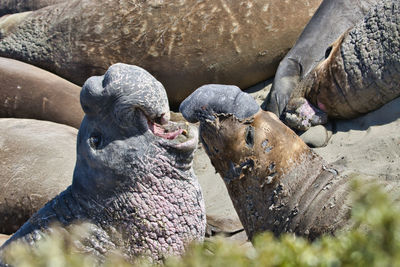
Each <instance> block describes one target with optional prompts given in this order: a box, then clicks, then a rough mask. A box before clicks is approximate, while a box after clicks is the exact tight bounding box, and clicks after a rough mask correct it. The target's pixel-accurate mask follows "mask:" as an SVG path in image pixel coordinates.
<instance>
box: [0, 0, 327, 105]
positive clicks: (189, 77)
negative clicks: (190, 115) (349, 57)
mask: <svg viewBox="0 0 400 267" xmlns="http://www.w3.org/2000/svg"><path fill="white" fill-rule="evenodd" d="M320 3H321V0H308V1H298V0H286V1H276V0H245V1H225V0H223V1H214V0H204V1H198V0H187V1H159V0H157V1H138V0H133V1H128V0H120V1H113V0H103V1H101V2H99V1H97V0H74V1H65V2H64V3H60V4H57V5H52V6H49V7H46V8H43V9H40V10H36V11H33V12H25V13H20V14H13V15H10V16H7V17H4V18H0V55H1V56H5V57H11V58H14V59H18V60H21V61H24V62H27V63H30V64H32V65H36V66H38V67H41V68H43V69H46V70H48V71H51V72H53V73H56V74H57V75H59V76H61V77H63V78H66V79H67V80H69V81H71V82H73V83H76V84H82V83H83V82H84V81H85V80H86V79H87V78H88V77H90V76H92V75H99V74H103V73H104V71H105V70H106V68H107V67H108V66H109V65H111V64H113V63H116V62H124V63H130V64H135V65H138V66H141V67H143V68H145V69H146V70H148V71H149V72H151V73H152V74H153V75H154V76H155V77H156V78H157V79H158V80H160V81H161V82H162V84H163V85H164V86H165V88H166V90H167V93H168V98H169V100H170V101H169V102H170V104H171V105H173V106H176V107H177V106H178V105H179V103H180V102H181V101H182V100H183V99H185V97H186V96H188V95H189V94H190V93H191V92H193V91H194V90H195V89H196V88H197V87H199V86H201V85H203V84H205V83H230V84H236V85H237V86H239V87H241V88H247V87H249V86H252V85H254V84H256V83H258V82H260V81H263V80H265V79H268V78H270V77H272V76H273V75H274V73H275V70H276V68H277V65H278V63H279V61H280V60H281V58H282V57H283V56H284V55H285V54H286V53H287V51H288V50H289V49H290V47H291V46H292V45H293V44H294V42H295V40H296V39H297V37H298V35H299V34H300V32H301V30H302V29H303V28H304V26H305V25H306V23H307V22H308V20H309V19H310V18H311V16H312V15H313V14H314V12H315V10H316V9H317V7H318V6H319V4H320Z"/></svg>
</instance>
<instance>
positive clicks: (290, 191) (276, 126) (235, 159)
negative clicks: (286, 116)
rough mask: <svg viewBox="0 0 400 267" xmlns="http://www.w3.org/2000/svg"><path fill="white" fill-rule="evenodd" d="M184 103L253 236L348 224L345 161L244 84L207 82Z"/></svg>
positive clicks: (311, 232)
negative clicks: (323, 153) (318, 147)
mask: <svg viewBox="0 0 400 267" xmlns="http://www.w3.org/2000/svg"><path fill="white" fill-rule="evenodd" d="M217 87H219V88H217ZM216 91H218V96H219V98H223V99H224V100H225V101H224V102H218V101H215V96H216V94H215V92H216ZM241 102H242V103H243V102H246V103H247V105H238V103H241ZM180 110H181V112H182V114H183V116H184V117H185V118H186V119H187V120H188V121H190V122H196V121H200V127H199V131H200V139H201V141H202V143H203V145H204V147H205V150H206V152H207V154H208V156H209V157H210V159H211V162H212V164H213V165H214V167H215V169H216V171H217V172H218V173H219V174H220V175H221V177H222V178H223V180H224V182H225V185H226V187H227V189H228V191H229V195H230V197H231V199H232V201H233V204H234V206H235V209H236V211H237V212H238V215H239V217H240V219H241V222H242V224H243V226H244V228H245V230H246V232H247V234H248V236H249V238H250V239H252V238H253V237H254V235H255V234H257V233H260V232H263V231H266V230H269V231H272V232H273V233H274V234H275V235H279V234H281V233H284V232H293V233H295V234H297V235H301V236H306V237H308V238H310V239H314V238H316V237H318V236H320V235H321V234H324V233H333V232H335V230H337V229H339V228H342V227H344V226H346V225H347V223H348V219H349V215H350V204H351V202H350V199H349V192H350V189H349V181H350V179H349V178H348V177H347V176H346V175H343V176H342V175H340V173H341V171H342V170H343V168H342V167H341V166H340V164H337V165H335V166H332V165H329V164H328V163H327V162H326V161H325V160H324V159H323V158H321V157H320V156H318V155H317V154H316V153H314V152H313V151H312V150H311V149H310V148H309V147H308V146H307V145H306V144H305V143H304V142H303V141H302V140H301V139H300V138H299V137H298V136H297V135H296V134H295V133H294V132H293V131H292V130H291V129H289V128H288V127H287V126H286V125H285V124H283V123H282V122H281V121H280V120H279V119H278V118H277V117H276V115H275V114H273V113H271V112H267V111H263V110H260V109H259V108H258V105H257V103H256V102H255V100H253V99H251V97H250V98H249V96H246V95H245V93H243V92H241V91H240V90H239V88H237V87H234V86H226V85H212V86H210V85H206V86H203V87H200V88H199V89H197V90H196V91H195V92H194V93H193V94H192V95H190V96H189V97H188V98H187V99H186V100H185V101H183V102H182V104H181V106H180ZM387 182H388V183H391V182H394V181H387Z"/></svg>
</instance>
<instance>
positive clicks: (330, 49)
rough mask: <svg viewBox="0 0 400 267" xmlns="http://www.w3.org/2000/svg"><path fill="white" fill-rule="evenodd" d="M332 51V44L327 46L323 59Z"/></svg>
mask: <svg viewBox="0 0 400 267" xmlns="http://www.w3.org/2000/svg"><path fill="white" fill-rule="evenodd" d="M331 52H332V46H329V47H328V48H327V49H326V51H325V59H327V58H328V57H329V56H330V54H331Z"/></svg>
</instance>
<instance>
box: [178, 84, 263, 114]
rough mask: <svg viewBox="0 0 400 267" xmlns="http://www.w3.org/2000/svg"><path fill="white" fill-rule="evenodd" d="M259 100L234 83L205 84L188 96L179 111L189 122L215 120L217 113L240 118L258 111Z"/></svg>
mask: <svg viewBox="0 0 400 267" xmlns="http://www.w3.org/2000/svg"><path fill="white" fill-rule="evenodd" d="M259 109H260V108H259V106H258V104H257V102H256V101H255V100H254V99H253V98H252V97H251V96H250V95H249V94H246V93H243V92H242V91H241V90H240V89H239V87H237V86H234V85H222V84H208V85H203V86H201V87H200V88H198V89H197V90H196V91H195V92H193V93H192V94H191V95H190V96H189V97H187V98H186V99H185V100H184V101H183V102H182V104H181V105H180V108H179V111H180V112H181V113H182V115H183V117H185V119H186V120H188V121H189V122H198V121H200V122H204V121H205V120H207V119H208V120H211V121H213V120H215V115H216V114H233V115H235V116H236V117H237V118H238V119H244V118H247V117H250V116H252V115H254V114H255V113H257V112H258V110H259Z"/></svg>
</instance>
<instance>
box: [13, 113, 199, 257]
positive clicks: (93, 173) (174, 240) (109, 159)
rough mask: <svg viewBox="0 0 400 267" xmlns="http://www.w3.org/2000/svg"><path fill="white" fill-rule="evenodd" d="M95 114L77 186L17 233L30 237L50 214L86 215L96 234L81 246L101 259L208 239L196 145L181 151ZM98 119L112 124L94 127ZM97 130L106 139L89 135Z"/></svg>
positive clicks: (60, 217)
mask: <svg viewBox="0 0 400 267" xmlns="http://www.w3.org/2000/svg"><path fill="white" fill-rule="evenodd" d="M93 120H94V121H93ZM96 120H97V118H88V116H86V117H85V118H84V120H83V122H82V125H81V129H80V132H79V135H78V142H77V150H78V153H77V163H76V167H75V171H74V177H73V183H72V186H70V187H69V188H68V189H67V190H66V191H64V192H63V193H61V194H60V195H59V196H57V197H56V198H55V199H54V200H53V201H51V202H49V203H48V204H47V205H46V206H45V207H44V208H42V209H41V210H40V211H39V212H38V213H37V214H35V215H34V216H33V217H32V218H31V219H30V220H29V221H28V222H27V223H26V224H25V225H24V226H23V227H22V228H21V229H20V230H19V231H18V232H17V233H16V234H15V235H14V238H13V239H12V240H14V239H22V240H25V241H27V242H28V243H32V242H34V241H36V240H38V239H39V238H40V236H41V235H42V234H43V233H47V228H48V227H49V225H50V224H51V223H52V222H59V223H61V224H62V225H63V226H69V225H71V224H75V223H77V222H79V221H81V222H85V223H89V225H90V229H89V231H90V234H89V236H88V237H87V238H84V240H82V244H81V246H82V247H80V248H79V250H80V251H88V252H90V253H91V254H94V255H95V256H97V257H98V259H99V260H100V261H103V260H104V259H105V255H106V254H107V253H110V252H113V251H114V250H117V251H119V252H121V253H122V254H123V255H124V256H125V257H126V259H127V260H133V259H134V258H135V257H136V256H139V255H142V256H146V257H147V256H149V257H150V258H151V259H153V260H155V261H159V260H162V259H163V258H164V256H166V255H180V254H182V253H183V252H184V250H185V247H186V246H187V245H188V243H189V242H192V241H202V240H203V238H204V234H205V223H206V222H205V220H206V218H205V207H204V201H203V196H202V193H201V188H200V185H199V183H198V181H197V178H196V177H195V175H194V173H193V169H192V166H191V164H192V159H193V153H194V151H193V150H188V151H187V153H185V152H184V151H182V150H180V151H179V153H178V152H177V151H175V150H174V148H171V147H170V146H166V144H165V142H166V141H165V140H164V139H162V138H157V137H155V136H154V135H152V133H151V132H150V131H149V130H146V131H145V132H143V131H144V129H138V128H135V129H129V128H126V129H121V128H119V127H117V125H115V124H114V122H113V120H112V119H111V118H107V117H106V118H104V120H106V121H108V124H105V123H99V122H98V121H96ZM137 120H138V119H137ZM137 120H136V121H137ZM93 125H94V126H93ZM99 125H107V127H102V128H95V127H99ZM132 131H134V132H136V133H137V134H133V135H132ZM93 134H94V136H96V135H97V134H98V135H97V136H98V138H102V139H101V141H100V142H95V141H96V140H93V138H92V139H91V138H90V135H93ZM108 138H110V139H108ZM196 139H197V138H196ZM98 140H99V139H97V141H98ZM91 142H92V143H91ZM93 142H95V144H97V146H94V147H92V146H93ZM12 240H11V241H12ZM8 243H10V242H8ZM5 245H7V244H5Z"/></svg>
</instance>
